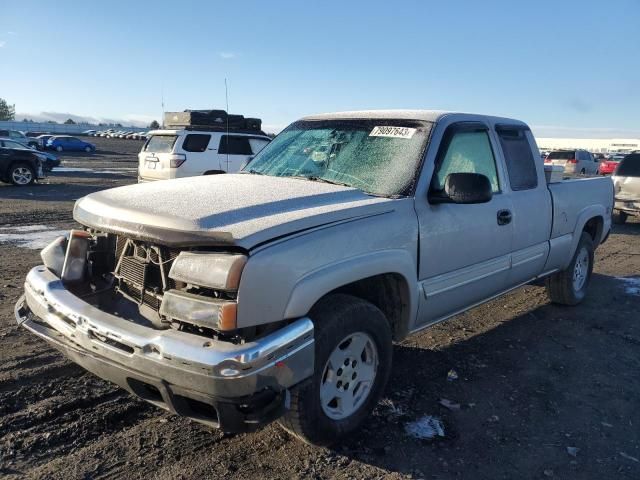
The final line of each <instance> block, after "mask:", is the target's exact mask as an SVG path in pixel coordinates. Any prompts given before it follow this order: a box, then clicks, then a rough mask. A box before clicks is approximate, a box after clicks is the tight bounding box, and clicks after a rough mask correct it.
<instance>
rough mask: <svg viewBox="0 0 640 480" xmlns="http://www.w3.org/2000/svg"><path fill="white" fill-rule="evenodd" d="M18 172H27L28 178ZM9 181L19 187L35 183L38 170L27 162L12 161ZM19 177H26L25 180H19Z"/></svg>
mask: <svg viewBox="0 0 640 480" xmlns="http://www.w3.org/2000/svg"><path fill="white" fill-rule="evenodd" d="M18 172H25V174H26V175H28V176H29V178H28V179H27V178H26V177H25V175H24V174H20V173H18ZM8 175H9V181H10V182H11V183H13V184H14V185H17V186H19V187H25V186H27V185H31V184H33V182H35V181H36V178H37V177H36V171H35V170H34V169H33V167H32V166H31V165H29V164H28V163H25V162H16V163H12V164H11V166H10V167H9V172H8ZM19 178H25V180H24V181H20V180H18V179H19Z"/></svg>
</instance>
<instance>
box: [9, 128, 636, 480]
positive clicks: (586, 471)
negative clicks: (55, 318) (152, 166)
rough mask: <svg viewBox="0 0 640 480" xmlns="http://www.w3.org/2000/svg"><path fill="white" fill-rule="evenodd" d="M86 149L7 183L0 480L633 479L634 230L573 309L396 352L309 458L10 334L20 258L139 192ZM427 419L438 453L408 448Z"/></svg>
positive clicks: (469, 329)
mask: <svg viewBox="0 0 640 480" xmlns="http://www.w3.org/2000/svg"><path fill="white" fill-rule="evenodd" d="M95 143H96V144H97V146H98V152H97V153H96V154H93V155H89V156H87V155H71V154H68V155H64V156H63V161H64V167H65V168H66V169H68V170H67V171H62V172H59V173H54V174H53V175H52V176H51V177H50V178H49V179H48V180H46V181H45V182H44V184H41V185H36V186H33V187H28V188H17V187H13V186H10V185H4V184H3V185H0V258H1V263H0V476H2V477H5V478H23V477H26V478H54V479H56V478H59V479H71V478H120V477H126V478H158V479H166V478H184V479H187V478H189V479H191V478H193V479H201V478H221V477H224V478H254V479H255V478H354V479H361V478H427V479H429V478H433V479H454V478H463V479H492V480H494V479H513V478H519V479H528V478H541V479H546V478H559V479H566V478H580V479H598V480H600V479H613V478H626V479H638V478H640V408H639V407H640V375H639V371H640V325H639V320H640V315H639V314H638V311H640V284H639V283H638V282H637V279H638V278H640V277H639V275H640V222H631V223H629V224H627V225H624V226H622V227H617V228H615V230H614V232H613V234H612V235H611V237H610V238H609V240H608V241H607V242H606V243H605V244H604V245H603V246H602V247H600V248H599V249H598V251H597V255H596V267H595V272H594V276H593V280H592V283H591V287H590V291H589V295H588V298H587V299H586V301H585V302H584V303H583V304H582V305H580V306H578V307H573V308H561V307H558V306H554V305H551V304H550V303H549V301H548V299H547V297H546V294H545V291H544V288H542V287H538V286H527V287H524V288H521V289H518V290H517V291H515V292H514V293H512V294H510V295H508V296H505V297H503V298H500V299H498V300H495V301H493V302H491V303H488V304H486V305H483V306H481V307H478V308H475V309H473V310H471V311H469V312H467V313H465V314H463V315H459V316H457V317H455V318H454V319H452V320H449V321H448V322H445V323H443V324H441V325H438V326H436V327H434V328H431V329H428V330H426V331H424V332H422V333H420V334H417V335H415V336H413V337H411V338H409V339H408V340H407V341H405V342H403V343H400V344H398V345H396V346H395V348H394V367H393V373H392V378H391V381H390V383H389V385H388V387H387V391H386V395H385V398H384V399H383V401H382V402H381V403H380V404H379V406H378V407H377V409H376V411H375V412H374V415H373V417H372V418H371V419H370V421H369V422H368V424H367V425H366V426H365V428H363V429H362V430H361V431H360V432H358V433H357V434H356V435H354V436H353V437H352V438H350V439H348V440H347V441H345V442H343V443H342V444H340V445H338V446H336V447H334V448H331V449H327V448H314V447H310V446H307V445H304V444H302V443H300V442H299V441H297V440H296V439H294V438H293V437H292V436H290V435H289V434H287V433H286V432H285V431H283V430H282V429H281V428H280V427H279V426H278V425H277V424H273V425H270V426H267V427H266V428H264V429H262V430H260V431H258V432H257V433H253V434H247V435H235V436H232V435H223V434H222V433H220V432H218V431H215V430H210V429H208V428H207V427H205V426H202V425H199V424H196V423H193V422H190V421H188V420H185V419H183V418H179V417H176V416H173V415H170V414H168V413H165V412H164V411H162V410H160V409H158V408H156V407H153V406H151V405H148V404H146V403H144V402H142V401H140V400H137V399H136V398H134V397H133V396H131V395H129V394H128V393H126V392H125V391H123V390H121V389H119V388H117V387H115V386H113V385H111V384H109V383H107V382H104V381H102V380H100V379H98V378H97V377H95V376H93V375H91V374H89V373H86V372H85V371H84V370H82V369H81V368H80V367H78V366H76V365H74V364H73V363H71V362H69V361H67V360H65V359H64V357H62V355H60V354H59V353H57V352H56V351H55V350H53V349H51V348H49V347H47V345H46V344H45V343H44V342H43V341H41V340H39V339H38V338H36V337H34V336H33V335H31V334H29V333H28V332H27V331H26V330H24V329H21V328H18V327H17V326H16V324H15V321H14V316H13V306H14V304H15V302H16V300H17V299H18V297H19V296H20V295H21V290H22V286H21V285H22V282H23V279H24V277H25V275H26V273H27V271H28V270H29V269H30V268H31V267H33V266H35V265H37V264H39V263H40V259H39V253H38V250H37V249H34V248H27V247H29V246H31V247H33V246H34V244H33V243H29V242H33V241H34V237H35V240H37V239H38V237H39V236H44V235H47V231H49V232H51V231H55V230H58V229H68V228H70V227H72V226H73V225H74V223H73V219H72V213H71V212H72V207H73V202H74V200H76V199H77V198H79V197H81V196H83V195H86V194H88V193H90V192H93V191H96V190H100V189H104V188H110V187H114V186H118V185H124V184H128V183H133V182H135V181H136V178H135V177H136V172H135V168H136V165H137V163H136V157H135V153H136V152H137V150H138V149H139V148H140V143H138V142H136V141H127V140H121V141H119V140H107V139H96V140H95ZM78 168H81V169H83V168H84V169H89V170H73V169H78ZM38 225H39V226H40V227H37V226H38ZM44 227H49V228H48V229H47V230H45V229H44ZM38 229H40V230H38ZM11 235H12V236H11ZM29 235H31V236H29ZM25 237H28V238H27V240H25ZM36 243H37V242H36ZM625 278H627V280H625ZM629 279H630V280H629ZM634 279H636V280H634ZM452 370H453V371H454V372H455V373H456V374H457V378H454V377H456V375H453V374H451V375H448V373H449V372H450V371H452ZM443 400H444V401H443ZM443 404H445V405H447V406H445V405H443ZM425 415H430V416H433V417H437V418H439V419H440V420H441V422H442V424H443V426H444V437H441V438H438V439H437V440H432V441H424V440H417V439H415V438H413V437H411V436H409V435H408V434H407V433H406V431H405V427H406V425H407V423H409V422H412V421H415V420H417V419H420V418H421V417H423V416H425Z"/></svg>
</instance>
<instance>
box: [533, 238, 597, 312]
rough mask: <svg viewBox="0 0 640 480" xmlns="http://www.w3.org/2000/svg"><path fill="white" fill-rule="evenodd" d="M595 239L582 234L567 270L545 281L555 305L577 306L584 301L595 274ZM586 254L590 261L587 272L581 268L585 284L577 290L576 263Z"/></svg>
mask: <svg viewBox="0 0 640 480" xmlns="http://www.w3.org/2000/svg"><path fill="white" fill-rule="evenodd" d="M593 250H594V249H593V239H592V238H591V235H589V234H588V233H585V232H582V235H581V236H580V241H579V242H578V247H577V248H576V251H575V253H574V254H573V258H572V259H571V263H570V264H569V266H568V267H567V268H566V270H563V271H561V272H558V273H554V274H553V275H551V276H550V277H548V278H547V279H546V280H545V286H546V287H547V293H548V295H549V298H550V299H551V301H552V302H553V303H558V304H561V305H577V304H578V303H580V302H582V300H584V297H585V296H586V294H587V289H588V288H589V282H590V280H591V273H592V272H593ZM583 252H586V258H587V259H588V265H587V266H586V271H584V270H585V269H584V267H581V271H582V272H583V273H584V275H585V278H584V282H583V283H582V285H581V286H580V288H576V284H575V282H574V274H575V272H576V263H578V259H579V258H581V256H582V255H584V253H583Z"/></svg>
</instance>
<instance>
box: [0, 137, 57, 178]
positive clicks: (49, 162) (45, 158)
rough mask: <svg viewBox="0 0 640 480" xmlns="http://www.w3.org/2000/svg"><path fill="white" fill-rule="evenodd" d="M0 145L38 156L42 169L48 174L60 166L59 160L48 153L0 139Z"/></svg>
mask: <svg viewBox="0 0 640 480" xmlns="http://www.w3.org/2000/svg"><path fill="white" fill-rule="evenodd" d="M0 145H1V146H3V147H5V148H13V149H18V150H19V149H22V150H28V151H30V152H34V153H35V154H36V155H37V156H38V158H40V160H41V161H42V168H43V170H44V171H45V172H50V171H51V170H53V169H54V168H55V167H57V166H59V165H60V160H59V159H58V157H56V156H55V155H53V154H51V153H48V152H41V151H38V150H35V149H34V148H31V147H25V146H24V145H22V144H21V143H18V142H15V141H13V140H9V139H5V138H0Z"/></svg>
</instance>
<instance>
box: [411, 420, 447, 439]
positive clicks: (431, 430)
mask: <svg viewBox="0 0 640 480" xmlns="http://www.w3.org/2000/svg"><path fill="white" fill-rule="evenodd" d="M404 430H405V432H407V434H409V435H410V436H412V437H413V438H417V439H419V440H432V439H434V438H436V437H444V426H443V425H442V421H441V420H440V419H439V418H438V417H433V416H431V415H425V416H423V417H420V418H419V419H417V420H415V421H413V422H410V423H407V424H406V425H405V426H404Z"/></svg>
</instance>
